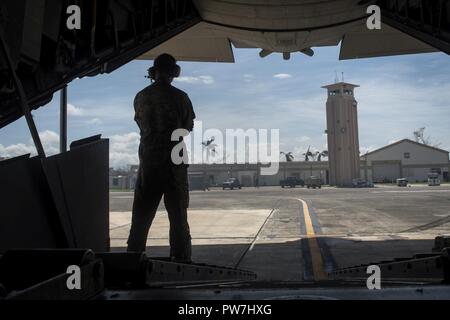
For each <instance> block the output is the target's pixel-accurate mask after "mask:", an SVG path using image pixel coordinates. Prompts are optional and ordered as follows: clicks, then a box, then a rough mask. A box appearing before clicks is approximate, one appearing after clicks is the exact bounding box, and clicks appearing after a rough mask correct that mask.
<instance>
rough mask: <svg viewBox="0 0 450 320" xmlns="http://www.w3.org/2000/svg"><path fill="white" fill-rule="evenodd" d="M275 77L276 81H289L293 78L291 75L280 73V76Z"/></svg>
mask: <svg viewBox="0 0 450 320" xmlns="http://www.w3.org/2000/svg"><path fill="white" fill-rule="evenodd" d="M273 77H274V78H276V79H289V78H292V75H290V74H288V73H278V74H275V75H274V76H273Z"/></svg>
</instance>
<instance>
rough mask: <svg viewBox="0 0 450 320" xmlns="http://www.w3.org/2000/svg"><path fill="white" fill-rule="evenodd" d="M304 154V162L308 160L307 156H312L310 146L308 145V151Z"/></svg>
mask: <svg viewBox="0 0 450 320" xmlns="http://www.w3.org/2000/svg"><path fill="white" fill-rule="evenodd" d="M303 155H304V156H305V162H308V161H309V158H310V157H311V158H314V154H313V153H312V152H311V146H309V147H308V151H306V152H305V153H304V154H303Z"/></svg>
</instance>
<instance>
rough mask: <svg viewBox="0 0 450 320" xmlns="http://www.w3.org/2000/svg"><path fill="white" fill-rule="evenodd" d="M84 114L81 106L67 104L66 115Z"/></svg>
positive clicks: (77, 115) (79, 115)
mask: <svg viewBox="0 0 450 320" xmlns="http://www.w3.org/2000/svg"><path fill="white" fill-rule="evenodd" d="M84 114H85V112H84V110H83V109H81V108H77V107H75V106H74V105H73V104H70V103H68V104H67V115H69V116H74V117H81V116H83V115H84Z"/></svg>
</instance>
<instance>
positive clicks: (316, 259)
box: [297, 199, 327, 281]
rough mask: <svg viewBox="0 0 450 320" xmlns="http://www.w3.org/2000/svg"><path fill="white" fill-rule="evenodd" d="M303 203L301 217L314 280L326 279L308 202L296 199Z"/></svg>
mask: <svg viewBox="0 0 450 320" xmlns="http://www.w3.org/2000/svg"><path fill="white" fill-rule="evenodd" d="M297 200H298V201H300V202H301V203H302V205H303V217H304V219H305V226H306V237H307V239H308V245H309V252H310V254H311V264H312V268H313V275H314V280H316V281H320V280H326V279H327V274H326V272H325V270H324V269H323V260H322V253H321V252H320V247H319V243H318V242H317V238H316V233H315V232H314V227H313V224H312V220H311V215H310V213H309V208H308V204H307V203H306V201H304V200H302V199H297Z"/></svg>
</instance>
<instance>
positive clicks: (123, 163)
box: [109, 132, 140, 168]
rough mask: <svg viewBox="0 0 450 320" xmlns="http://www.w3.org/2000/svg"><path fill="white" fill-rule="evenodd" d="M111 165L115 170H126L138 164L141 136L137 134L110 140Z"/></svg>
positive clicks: (112, 137) (113, 137)
mask: <svg viewBox="0 0 450 320" xmlns="http://www.w3.org/2000/svg"><path fill="white" fill-rule="evenodd" d="M109 139H110V152H109V162H110V163H109V165H110V167H113V168H126V167H127V166H128V165H130V164H138V163H139V157H138V148H139V142H140V136H139V134H138V133H136V132H131V133H127V134H123V135H114V136H111V137H110V138H109Z"/></svg>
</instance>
